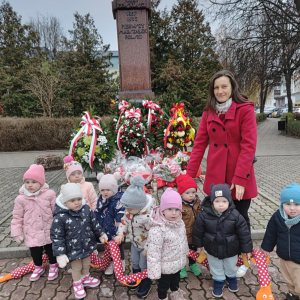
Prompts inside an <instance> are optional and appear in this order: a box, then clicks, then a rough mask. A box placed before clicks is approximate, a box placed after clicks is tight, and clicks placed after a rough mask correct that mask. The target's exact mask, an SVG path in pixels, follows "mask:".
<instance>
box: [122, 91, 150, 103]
mask: <svg viewBox="0 0 300 300" xmlns="http://www.w3.org/2000/svg"><path fill="white" fill-rule="evenodd" d="M146 96H147V97H150V98H151V99H152V100H154V99H155V96H154V93H153V92H146V91H145V92H143V91H141V92H129V93H122V92H120V93H119V100H120V101H121V100H132V99H142V100H145V99H146Z"/></svg>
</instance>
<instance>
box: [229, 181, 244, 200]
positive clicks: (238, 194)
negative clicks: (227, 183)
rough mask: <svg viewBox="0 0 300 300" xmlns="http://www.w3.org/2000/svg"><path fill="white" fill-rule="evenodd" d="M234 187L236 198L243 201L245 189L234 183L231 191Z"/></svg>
mask: <svg viewBox="0 0 300 300" xmlns="http://www.w3.org/2000/svg"><path fill="white" fill-rule="evenodd" d="M234 187H235V197H236V199H237V200H239V201H240V200H242V199H243V196H244V193H245V187H243V186H241V185H238V184H234V183H232V184H231V187H230V189H231V190H233V189H234Z"/></svg>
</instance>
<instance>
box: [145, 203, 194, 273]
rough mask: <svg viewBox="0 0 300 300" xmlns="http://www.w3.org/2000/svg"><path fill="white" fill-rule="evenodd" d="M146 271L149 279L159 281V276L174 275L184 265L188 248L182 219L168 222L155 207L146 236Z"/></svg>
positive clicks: (158, 208)
mask: <svg viewBox="0 0 300 300" xmlns="http://www.w3.org/2000/svg"><path fill="white" fill-rule="evenodd" d="M147 244H148V250H147V270H148V277H149V278H150V279H159V278H160V277H161V274H175V273H177V272H178V271H180V270H181V269H182V268H183V267H184V266H185V265H186V256H187V255H188V253H189V246H188V242H187V238H186V231H185V225H184V222H183V221H182V219H180V220H179V221H178V222H176V223H174V222H169V221H168V220H166V219H165V218H164V217H163V215H162V214H161V211H160V207H155V208H154V209H153V213H152V215H151V217H150V231H149V234H148V242H147Z"/></svg>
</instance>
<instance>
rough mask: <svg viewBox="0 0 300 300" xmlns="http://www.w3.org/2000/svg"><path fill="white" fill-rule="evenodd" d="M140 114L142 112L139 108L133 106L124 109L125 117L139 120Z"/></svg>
mask: <svg viewBox="0 0 300 300" xmlns="http://www.w3.org/2000/svg"><path fill="white" fill-rule="evenodd" d="M141 116H142V113H141V111H140V109H139V108H137V109H135V108H134V107H133V108H131V109H130V110H126V111H125V118H126V119H133V118H135V119H137V120H140V118H141Z"/></svg>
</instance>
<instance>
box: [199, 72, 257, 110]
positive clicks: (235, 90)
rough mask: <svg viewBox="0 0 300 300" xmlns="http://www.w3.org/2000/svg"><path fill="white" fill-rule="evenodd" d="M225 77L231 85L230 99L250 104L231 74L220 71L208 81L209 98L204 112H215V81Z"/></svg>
mask: <svg viewBox="0 0 300 300" xmlns="http://www.w3.org/2000/svg"><path fill="white" fill-rule="evenodd" d="M223 76H226V77H228V78H229V81H230V83H231V88H232V93H231V97H232V100H233V101H234V102H236V103H246V102H252V101H250V100H248V98H247V97H246V96H245V95H243V94H242V92H241V90H240V87H239V85H238V83H237V81H236V80H235V78H234V76H233V74H232V73H231V72H230V71H228V70H222V71H219V72H217V73H216V74H215V75H214V76H213V77H212V78H211V80H210V84H209V96H208V99H207V102H206V107H205V110H207V111H208V112H209V113H213V112H214V111H215V110H216V103H217V99H216V97H215V94H214V85H215V80H216V79H218V78H220V77H223Z"/></svg>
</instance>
